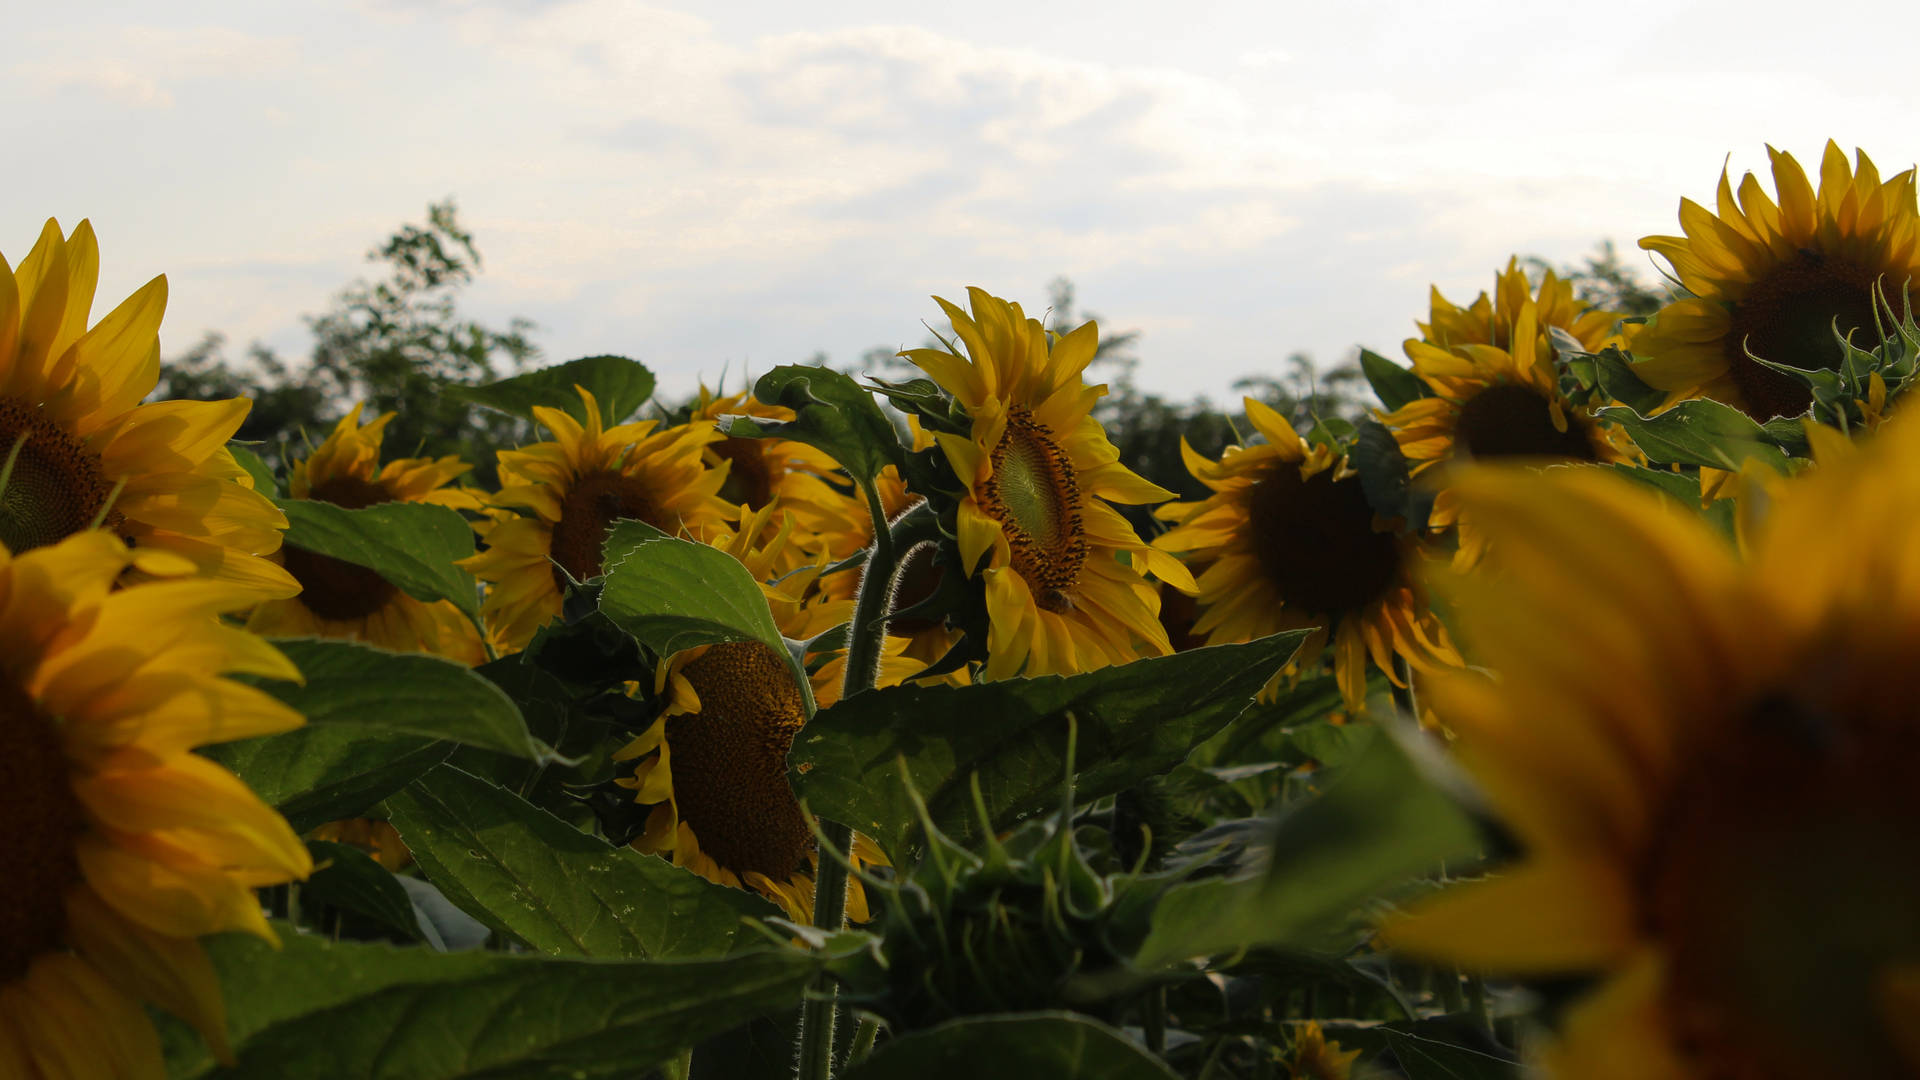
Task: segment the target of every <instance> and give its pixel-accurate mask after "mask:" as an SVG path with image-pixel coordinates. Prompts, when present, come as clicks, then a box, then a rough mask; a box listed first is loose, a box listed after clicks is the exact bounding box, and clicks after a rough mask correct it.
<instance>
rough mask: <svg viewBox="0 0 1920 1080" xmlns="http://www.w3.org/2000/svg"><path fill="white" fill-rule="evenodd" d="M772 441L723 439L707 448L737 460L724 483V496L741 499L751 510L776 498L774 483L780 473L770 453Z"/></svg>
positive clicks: (727, 498)
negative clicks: (768, 454) (769, 456)
mask: <svg viewBox="0 0 1920 1080" xmlns="http://www.w3.org/2000/svg"><path fill="white" fill-rule="evenodd" d="M771 441H772V440H769V439H721V440H720V441H719V442H717V443H714V444H713V445H711V446H709V447H708V448H707V449H709V450H712V451H713V452H714V453H716V454H718V455H720V460H722V461H730V462H732V463H733V467H732V468H730V469H728V470H727V479H726V480H725V482H723V483H722V484H721V485H720V497H721V498H723V499H725V500H727V501H728V502H731V503H739V504H741V505H743V506H745V507H746V508H747V509H749V510H758V509H760V508H761V507H763V506H765V505H767V504H768V503H770V502H772V501H773V485H774V483H775V481H776V479H777V477H776V473H775V469H776V465H775V463H774V462H772V461H770V460H768V457H767V452H768V450H769V449H771V447H770V445H769V443H770V442H771ZM780 471H782V472H784V471H785V470H780Z"/></svg>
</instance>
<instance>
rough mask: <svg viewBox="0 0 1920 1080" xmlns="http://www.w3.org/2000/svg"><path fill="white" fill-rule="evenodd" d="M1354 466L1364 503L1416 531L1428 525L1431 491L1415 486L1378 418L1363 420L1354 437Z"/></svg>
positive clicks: (1396, 443)
mask: <svg viewBox="0 0 1920 1080" xmlns="http://www.w3.org/2000/svg"><path fill="white" fill-rule="evenodd" d="M1352 458H1353V467H1354V471H1355V472H1357V473H1359V474H1360V487H1361V490H1363V491H1365V492H1366V495H1367V505H1368V506H1370V507H1372V508H1373V512H1374V513H1376V514H1378V515H1380V516H1381V517H1384V518H1402V519H1405V521H1406V527H1407V528H1408V529H1411V530H1414V531H1416V532H1418V531H1423V530H1425V529H1426V527H1427V517H1428V515H1429V514H1431V513H1432V511H1433V494H1432V493H1431V492H1428V491H1425V490H1421V489H1418V488H1415V487H1414V486H1413V478H1412V475H1411V472H1410V470H1409V469H1408V467H1407V457H1406V455H1405V454H1404V453H1402V452H1401V450H1400V443H1399V441H1398V440H1396V439H1395V438H1394V437H1393V432H1391V431H1388V430H1387V427H1386V425H1385V424H1382V423H1381V422H1380V421H1378V420H1362V421H1361V422H1360V425H1359V428H1358V436H1357V437H1356V438H1355V439H1354V441H1353V455H1352Z"/></svg>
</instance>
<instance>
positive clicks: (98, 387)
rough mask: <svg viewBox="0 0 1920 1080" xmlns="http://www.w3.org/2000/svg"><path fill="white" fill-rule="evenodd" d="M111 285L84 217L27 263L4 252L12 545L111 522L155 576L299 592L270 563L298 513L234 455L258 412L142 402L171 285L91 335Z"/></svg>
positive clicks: (5, 501)
mask: <svg viewBox="0 0 1920 1080" xmlns="http://www.w3.org/2000/svg"><path fill="white" fill-rule="evenodd" d="M99 277H100V251H99V247H98V245H97V244H96V243H95V242H94V237H93V226H92V225H90V224H89V223H87V222H85V221H82V222H81V223H80V225H79V226H78V227H77V228H75V229H74V230H73V236H72V237H66V236H63V235H62V234H61V231H60V226H59V223H57V222H55V221H51V220H49V221H48V222H47V224H46V227H45V228H44V229H42V230H41V233H40V239H39V241H38V242H36V243H35V244H34V246H33V250H32V251H29V252H28V253H27V257H26V258H25V259H24V260H22V261H21V263H20V266H19V268H18V269H17V270H16V269H13V268H11V267H9V266H8V265H7V261H6V259H5V258H4V257H0V543H4V544H5V545H6V546H7V547H8V548H9V549H11V550H12V551H14V552H16V553H20V552H25V551H29V550H31V549H33V548H37V547H41V546H43V545H46V544H52V543H55V542H57V541H59V540H61V539H63V538H65V537H68V536H72V535H73V534H75V533H77V532H81V531H83V530H86V529H89V528H94V527H103V528H105V529H107V530H109V531H110V532H112V533H113V534H115V535H116V536H119V537H121V538H122V539H124V540H126V541H127V542H128V543H130V544H132V545H134V547H135V548H136V549H137V550H138V551H139V553H140V554H139V555H138V556H137V557H136V559H135V562H134V566H135V569H136V570H139V571H142V572H144V573H147V574H152V575H158V576H169V575H173V574H178V573H181V572H184V571H187V570H189V569H191V570H192V571H197V572H199V573H201V574H205V575H209V576H213V577H217V578H221V579H223V580H227V581H233V582H241V583H245V584H247V585H250V586H252V587H253V588H254V590H255V594H256V595H257V596H291V595H293V594H294V593H295V592H298V591H299V588H300V587H299V585H298V584H297V583H295V582H294V580H293V579H292V578H291V577H289V576H288V575H287V573H286V571H284V570H282V569H281V568H280V567H279V566H277V565H275V564H274V563H272V562H270V561H269V560H267V559H264V558H261V556H263V555H266V554H268V553H269V552H272V551H274V550H276V549H277V548H279V546H280V534H281V531H282V530H283V529H285V528H286V527H287V521H286V518H285V517H283V516H282V515H281V513H280V511H279V510H277V509H275V508H274V505H273V503H272V502H270V501H268V499H267V498H266V497H265V496H263V495H261V494H259V493H257V492H255V491H254V490H253V480H252V478H251V477H250V476H249V475H248V473H247V471H246V470H245V469H242V468H241V467H240V466H239V464H238V463H236V462H235V461H234V459H233V455H232V454H229V453H228V452H227V449H226V442H227V440H228V439H229V438H231V437H232V436H233V433H234V432H235V431H236V430H238V429H239V427H240V422H241V421H242V420H244V419H245V418H246V415H247V410H248V409H249V408H250V407H251V404H252V403H251V402H249V401H247V400H246V399H245V398H233V399H231V400H228V401H161V402H155V403H153V404H149V405H142V404H140V401H141V399H142V398H144V397H146V396H147V395H148V394H150V393H152V392H153V388H154V384H155V383H156V382H157V381H158V380H159V375H160V339H159V332H160V318H161V315H162V314H163V313H164V312H165V310H166V306H167V279H166V278H165V277H156V278H154V279H153V280H152V281H150V282H148V283H147V284H146V285H145V286H143V287H141V289H140V290H139V291H138V292H135V293H134V294H133V295H132V296H131V297H128V298H127V299H126V300H125V301H124V302H123V303H121V304H120V306H119V307H117V308H114V309H113V311H112V312H110V313H108V314H107V316H106V317H105V318H103V319H101V320H100V321H99V322H98V323H95V324H94V326H93V328H92V329H88V327H87V320H88V318H89V312H90V311H91V309H92V307H93V293H94V286H95V284H96V283H97V281H98V280H99ZM187 564H190V567H189V566H188V565H187Z"/></svg>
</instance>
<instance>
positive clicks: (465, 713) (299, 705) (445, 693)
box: [250, 638, 550, 761]
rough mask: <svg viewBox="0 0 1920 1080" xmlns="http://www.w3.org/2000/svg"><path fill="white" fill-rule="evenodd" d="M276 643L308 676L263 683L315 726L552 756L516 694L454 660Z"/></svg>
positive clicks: (345, 645) (307, 642) (345, 644)
mask: <svg viewBox="0 0 1920 1080" xmlns="http://www.w3.org/2000/svg"><path fill="white" fill-rule="evenodd" d="M274 645H275V646H276V647H277V648H279V650H280V651H281V652H283V653H285V654H286V656H287V659H289V660H292V661H293V663H294V664H295V666H297V667H299V669H300V673H301V674H302V675H303V676H305V680H306V681H305V683H304V684H300V683H290V682H280V681H277V680H262V681H261V682H260V687H261V689H263V690H265V691H266V692H267V693H269V694H272V695H273V696H274V697H276V698H279V699H280V700H281V701H283V702H286V703H287V704H288V705H290V706H292V707H293V708H294V709H296V710H298V711H299V712H300V713H301V714H302V715H304V716H305V717H306V718H307V724H308V725H309V726H310V727H316V728H317V727H322V726H331V727H351V728H353V729H356V730H357V732H358V733H359V734H360V735H361V737H363V738H364V737H366V736H367V735H400V734H405V735H418V736H423V737H425V738H428V739H448V740H451V741H453V742H457V743H462V744H464V745H467V746H478V747H481V748H483V749H487V750H497V751H499V752H500V753H503V754H511V755H513V756H515V757H523V758H528V759H531V760H535V761H540V760H544V759H546V758H547V757H548V756H549V753H550V752H549V751H548V749H547V747H546V746H545V745H544V744H543V743H541V742H540V740H538V739H535V738H534V737H533V736H532V735H530V734H528V733H527V725H526V724H525V722H524V721H522V720H521V718H520V710H519V709H518V708H517V707H515V706H514V704H513V699H512V698H510V697H508V696H507V695H506V694H505V693H503V692H502V691H501V690H500V688H499V687H497V686H495V685H493V684H492V683H490V682H488V681H487V680H485V679H483V678H481V677H480V676H479V675H476V674H474V672H473V671H472V670H471V669H469V668H466V667H463V666H461V665H460V664H457V663H454V662H453V661H451V660H444V659H442V658H440V657H438V656H429V655H426V654H424V653H393V652H388V651H386V650H385V649H376V648H374V647H372V646H370V645H362V644H360V643H358V642H354V641H331V640H321V639H317V638H282V639H279V640H276V641H275V642H274ZM290 734H292V733H290ZM284 737H285V736H281V735H270V736H267V738H268V739H277V738H284ZM250 741H256V742H259V741H265V740H250Z"/></svg>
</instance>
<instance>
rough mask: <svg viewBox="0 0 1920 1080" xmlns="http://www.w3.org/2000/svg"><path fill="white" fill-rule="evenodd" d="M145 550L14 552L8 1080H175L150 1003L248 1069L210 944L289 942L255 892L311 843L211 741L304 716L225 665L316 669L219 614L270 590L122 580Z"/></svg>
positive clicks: (2, 772) (5, 607)
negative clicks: (234, 1047) (237, 937)
mask: <svg viewBox="0 0 1920 1080" xmlns="http://www.w3.org/2000/svg"><path fill="white" fill-rule="evenodd" d="M134 561H135V556H134V554H133V553H132V552H131V551H130V550H129V549H128V548H127V546H126V545H125V544H124V543H122V542H121V541H120V539H119V538H117V537H115V536H113V535H111V534H109V533H106V532H104V531H98V530H96V531H89V532H83V533H80V534H79V535H76V536H72V537H69V538H67V539H65V540H61V541H56V542H54V543H51V544H48V545H45V546H42V547H40V548H37V549H35V550H33V551H28V552H24V553H22V554H19V555H13V554H9V553H8V552H7V551H6V549H5V548H0V705H3V706H4V712H5V716H4V717H3V718H0V821H4V822H5V827H4V828H0V849H4V855H0V859H3V860H4V862H5V864H6V866H7V874H8V878H7V887H6V889H5V891H4V893H3V894H0V1074H3V1075H6V1076H9V1077H27V1078H34V1077H49V1078H51V1077H68V1076H99V1077H107V1076H112V1077H147V1078H158V1077H161V1076H163V1075H164V1074H165V1069H164V1067H163V1065H162V1063H161V1052H160V1040H159V1037H158V1035H157V1034H156V1033H155V1031H154V1029H153V1026H152V1024H151V1022H150V1021H149V1020H148V1019H147V1015H146V1013H145V1011H144V1010H143V1009H142V1006H141V1002H143V1001H144V1002H149V1003H152V1004H154V1005H157V1006H159V1007H161V1008H163V1009H166V1010H167V1011H168V1012H171V1013H173V1014H174V1015H176V1016H179V1017H180V1018H181V1019H183V1020H186V1021H188V1022H190V1023H192V1024H193V1025H194V1026H195V1027H197V1028H198V1029H199V1030H200V1032H201V1034H202V1035H203V1036H204V1037H205V1038H206V1040H207V1043H208V1045H209V1046H210V1047H212V1048H213V1050H214V1051H215V1053H216V1054H218V1055H219V1056H220V1057H221V1059H222V1060H226V1061H231V1059H232V1054H231V1052H230V1050H229V1049H228V1046H227V1041H226V1019H225V1010H224V1005H223V1003H222V1000H221V996H220V987H219V984H218V982H217V980H216V977H215V975H214V971H213V966H212V964H211V962H210V961H209V960H208V958H207V956H206V954H205V953H204V952H202V951H201V947H200V943H199V941H198V938H199V937H200V936H201V935H204V934H212V933H218V932H222V931H229V930H240V931H245V932H248V933H253V934H257V935H259V936H261V937H263V938H266V939H268V940H269V941H271V940H274V935H273V931H272V930H271V929H270V928H269V927H268V925H267V923H266V920H265V919H264V918H263V917H262V915H261V912H260V904H259V902H258V900H256V899H255V897H254V894H253V890H254V889H255V888H256V887H259V886H263V885H272V884H277V883H280V882H285V881H289V880H292V879H294V878H303V877H305V876H306V875H307V874H308V872H309V871H310V870H311V869H312V866H311V864H310V862H309V860H308V858H307V851H306V848H305V847H304V846H302V845H301V843H300V840H299V838H298V837H296V836H295V835H294V834H293V830H291V829H289V828H288V827H287V823H286V822H285V821H284V820H282V819H281V817H280V815H278V814H277V813H275V812H274V811H273V810H271V809H269V808H268V807H267V806H266V805H265V804H264V803H262V802H261V801H260V800H259V799H258V798H257V797H255V796H254V794H253V792H251V791H249V790H248V789H247V787H246V785H245V784H243V783H241V782H240V780H239V779H238V778H236V777H235V776H234V775H233V774H232V773H230V772H228V771H226V770H225V769H223V768H221V767H220V766H218V765H215V764H214V763H213V762H211V761H209V760H208V759H206V758H204V757H201V756H199V755H197V754H194V753H192V752H191V751H192V749H193V748H194V747H195V746H200V745H203V744H206V743H213V742H224V741H227V740H230V739H244V738H250V737H252V736H256V735H269V734H273V733H276V732H282V731H287V730H289V729H291V728H295V727H298V726H299V725H300V723H301V718H300V716H299V714H297V713H295V712H293V711H292V710H290V709H288V708H287V707H286V706H284V705H282V704H280V703H279V702H277V701H275V700H274V699H273V698H271V697H269V696H267V695H266V694H265V693H262V692H261V691H259V690H256V689H254V688H252V687H249V686H245V685H242V684H240V683H238V682H234V681H232V680H230V679H226V678H221V677H220V676H219V674H218V673H219V672H222V671H227V672H234V673H244V674H250V675H264V676H268V677H272V678H280V679H297V678H299V675H300V673H299V671H297V670H296V669H295V668H294V667H293V665H292V664H290V663H289V662H288V661H287V659H286V658H285V657H283V656H281V655H280V654H279V653H278V652H276V651H274V649H273V647H272V646H270V645H268V644H267V643H266V642H265V641H263V640H261V639H260V638H258V637H255V636H254V635H252V634H249V633H247V632H245V631H243V630H241V629H239V628H237V627H233V626H228V625H224V624H222V623H221V622H220V621H219V620H218V619H217V618H215V616H217V615H219V614H221V613H223V612H230V611H234V610H237V609H239V608H242V607H245V606H246V605H248V604H251V603H253V602H254V601H255V600H257V599H259V593H258V592H257V591H255V590H254V589H253V588H252V587H251V586H250V585H249V584H247V583H245V582H236V581H231V580H213V579H206V578H189V579H186V580H180V581H163V582H156V583H149V584H141V585H137V586H135V587H132V588H126V589H114V588H113V585H114V583H115V581H117V580H118V579H119V578H120V577H121V575H122V574H123V573H124V572H125V571H126V569H127V568H128V567H130V566H132V565H133V564H134Z"/></svg>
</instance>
